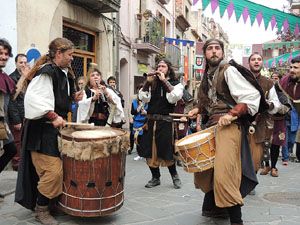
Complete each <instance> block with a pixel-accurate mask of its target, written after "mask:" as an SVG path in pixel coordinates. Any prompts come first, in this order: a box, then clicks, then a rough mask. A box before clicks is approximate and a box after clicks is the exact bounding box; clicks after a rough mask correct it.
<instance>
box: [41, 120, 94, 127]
mask: <svg viewBox="0 0 300 225" xmlns="http://www.w3.org/2000/svg"><path fill="white" fill-rule="evenodd" d="M46 123H52V122H51V121H47V122H46ZM66 125H69V126H90V127H93V126H95V124H94V123H74V122H66Z"/></svg>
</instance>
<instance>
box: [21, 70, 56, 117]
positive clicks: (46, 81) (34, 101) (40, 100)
mask: <svg viewBox="0 0 300 225" xmlns="http://www.w3.org/2000/svg"><path fill="white" fill-rule="evenodd" d="M54 102H55V99H54V93H53V82H52V78H51V77H50V75H48V74H47V73H42V74H40V75H39V76H36V77H34V78H33V79H32V80H31V82H30V83H29V85H28V88H27V90H26V93H25V97H24V107H25V118H26V119H30V120H35V119H40V118H42V117H43V116H44V115H45V114H46V113H48V112H49V111H54Z"/></svg>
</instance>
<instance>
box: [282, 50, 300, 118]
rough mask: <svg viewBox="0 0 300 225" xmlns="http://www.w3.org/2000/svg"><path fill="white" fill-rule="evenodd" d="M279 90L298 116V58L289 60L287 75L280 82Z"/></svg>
mask: <svg viewBox="0 0 300 225" xmlns="http://www.w3.org/2000/svg"><path fill="white" fill-rule="evenodd" d="M279 88H280V89H281V90H282V92H283V93H284V94H285V95H287V97H288V98H289V99H290V100H291V102H292V104H293V106H294V108H295V109H296V111H297V113H298V114H300V56H296V57H295V58H293V59H292V60H291V66H290V71H289V74H288V75H287V76H284V77H283V78H282V79H281V80H280V82H279Z"/></svg>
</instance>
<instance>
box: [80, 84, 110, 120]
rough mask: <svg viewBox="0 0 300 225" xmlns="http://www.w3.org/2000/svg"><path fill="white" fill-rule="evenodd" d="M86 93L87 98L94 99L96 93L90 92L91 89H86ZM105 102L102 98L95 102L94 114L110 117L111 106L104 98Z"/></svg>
mask: <svg viewBox="0 0 300 225" xmlns="http://www.w3.org/2000/svg"><path fill="white" fill-rule="evenodd" d="M85 93H86V96H87V98H90V97H93V96H94V93H93V92H92V91H91V90H90V89H85ZM104 99H105V101H103V100H102V98H101V97H100V98H99V99H98V100H96V101H95V108H94V113H102V114H105V115H107V116H108V115H109V111H108V109H109V106H108V103H107V99H106V97H105V96H104Z"/></svg>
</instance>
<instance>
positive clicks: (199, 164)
mask: <svg viewBox="0 0 300 225" xmlns="http://www.w3.org/2000/svg"><path fill="white" fill-rule="evenodd" d="M216 129H217V126H213V127H211V128H208V130H209V131H212V132H210V133H213V135H212V137H210V136H211V135H208V136H206V137H205V138H203V139H205V141H202V142H201V143H198V141H196V144H195V145H193V146H189V147H187V146H186V145H184V146H183V148H184V149H183V151H184V153H185V155H186V159H184V157H183V155H182V153H181V152H180V151H182V149H180V150H179V151H178V152H179V156H180V157H181V159H182V163H183V166H184V167H185V169H186V170H187V171H189V170H193V169H197V170H198V171H199V172H202V171H203V170H204V169H206V167H207V166H210V165H211V168H213V166H214V159H215V156H211V153H212V151H215V146H214V145H213V144H212V140H213V139H214V138H215V133H216ZM203 139H202V140H203ZM206 143H208V144H209V154H206V153H205V152H204V151H202V149H201V145H204V144H206ZM195 147H196V148H197V150H198V153H197V155H196V157H195V158H193V157H192V156H190V154H189V150H190V149H193V148H195ZM202 155H203V156H204V157H205V158H206V159H204V160H200V161H199V160H198V159H199V157H200V156H202ZM192 166H194V167H192Z"/></svg>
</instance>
